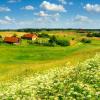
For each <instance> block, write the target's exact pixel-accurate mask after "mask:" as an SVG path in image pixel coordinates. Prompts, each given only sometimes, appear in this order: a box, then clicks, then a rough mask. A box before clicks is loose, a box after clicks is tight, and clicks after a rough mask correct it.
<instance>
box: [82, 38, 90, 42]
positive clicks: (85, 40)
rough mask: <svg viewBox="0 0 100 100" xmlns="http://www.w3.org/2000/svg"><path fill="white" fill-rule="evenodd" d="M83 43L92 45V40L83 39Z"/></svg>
mask: <svg viewBox="0 0 100 100" xmlns="http://www.w3.org/2000/svg"><path fill="white" fill-rule="evenodd" d="M81 42H82V43H91V40H90V39H88V38H82V39H81Z"/></svg>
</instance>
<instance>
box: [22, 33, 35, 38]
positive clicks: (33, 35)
mask: <svg viewBox="0 0 100 100" xmlns="http://www.w3.org/2000/svg"><path fill="white" fill-rule="evenodd" d="M23 37H24V38H37V35H36V34H30V33H29V34H24V35H23Z"/></svg>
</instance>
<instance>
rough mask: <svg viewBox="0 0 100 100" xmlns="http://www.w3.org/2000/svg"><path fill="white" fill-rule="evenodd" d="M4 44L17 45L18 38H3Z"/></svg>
mask: <svg viewBox="0 0 100 100" xmlns="http://www.w3.org/2000/svg"><path fill="white" fill-rule="evenodd" d="M4 42H5V43H9V44H13V43H15V44H18V43H20V38H18V37H13V36H12V37H5V38H4Z"/></svg>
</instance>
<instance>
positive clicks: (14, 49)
mask: <svg viewBox="0 0 100 100" xmlns="http://www.w3.org/2000/svg"><path fill="white" fill-rule="evenodd" d="M99 51H100V47H99V46H98V45H95V46H94V45H92V44H91V45H90V44H89V45H88V44H87V45H84V44H77V45H75V46H69V47H39V46H28V47H27V46H0V58H2V59H0V80H4V79H9V78H10V77H12V76H16V75H21V74H22V75H24V74H25V75H27V74H29V73H31V72H36V71H43V70H46V69H49V68H52V67H56V66H60V65H63V64H65V63H71V64H72V65H74V64H76V63H78V62H80V61H83V60H85V59H87V58H90V57H92V56H93V55H94V54H95V53H96V52H99Z"/></svg>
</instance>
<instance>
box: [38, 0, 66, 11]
mask: <svg viewBox="0 0 100 100" xmlns="http://www.w3.org/2000/svg"><path fill="white" fill-rule="evenodd" d="M40 6H41V7H42V8H44V9H46V10H50V11H60V12H65V11H66V10H65V8H64V7H63V5H57V4H53V3H50V2H47V1H43V2H42V4H41V5H40Z"/></svg>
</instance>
